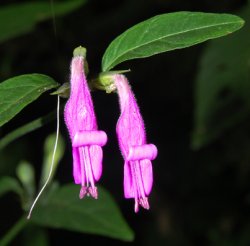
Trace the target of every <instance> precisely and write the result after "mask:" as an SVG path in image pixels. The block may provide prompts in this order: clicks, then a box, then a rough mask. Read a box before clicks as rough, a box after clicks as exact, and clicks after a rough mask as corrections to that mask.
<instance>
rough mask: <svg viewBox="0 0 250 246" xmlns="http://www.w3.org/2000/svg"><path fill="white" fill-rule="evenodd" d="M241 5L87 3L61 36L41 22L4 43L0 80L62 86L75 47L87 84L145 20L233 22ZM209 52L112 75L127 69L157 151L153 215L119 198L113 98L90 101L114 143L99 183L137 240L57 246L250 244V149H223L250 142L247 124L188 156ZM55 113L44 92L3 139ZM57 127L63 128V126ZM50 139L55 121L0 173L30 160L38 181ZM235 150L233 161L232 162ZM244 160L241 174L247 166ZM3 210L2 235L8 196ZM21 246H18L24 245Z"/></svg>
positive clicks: (12, 215) (66, 168)
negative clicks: (117, 43)
mask: <svg viewBox="0 0 250 246" xmlns="http://www.w3.org/2000/svg"><path fill="white" fill-rule="evenodd" d="M2 2H3V3H2V4H7V3H10V2H18V1H2ZM245 3H246V1H243V0H221V1H212V0H203V1H191V0H189V1H187V0H144V1H143V0H137V1H133V0H119V1H117V0H113V1H106V0H103V1H99V0H89V1H88V3H87V4H86V5H83V6H82V7H81V8H79V9H78V10H77V11H74V12H72V13H71V14H69V15H67V16H65V17H58V18H56V19H55V24H56V25H55V27H56V32H55V31H54V26H53V21H52V20H50V21H45V22H42V23H40V24H38V25H37V26H36V29H35V30H34V31H33V32H31V33H29V34H27V35H24V36H22V37H19V38H17V39H13V40H11V41H9V42H6V43H4V44H2V45H1V46H0V57H1V59H3V60H4V59H8V58H9V57H10V58H11V59H10V60H11V62H10V64H9V66H5V67H3V66H2V67H1V75H0V77H1V81H3V80H4V79H7V78H9V77H12V76H15V75H19V74H25V73H34V72H37V73H44V74H47V75H49V76H51V77H53V78H54V79H55V80H57V81H59V82H60V83H64V82H67V81H68V79H69V64H70V60H71V57H72V51H73V49H74V48H75V47H77V46H79V45H82V46H85V47H86V48H87V52H88V53H87V59H88V63H89V67H90V77H91V76H94V75H95V74H97V73H98V72H100V70H101V68H100V66H101V58H102V55H103V53H104V51H105V49H106V48H107V46H108V44H109V43H110V42H111V41H112V40H113V39H114V38H115V37H116V36H118V35H119V34H120V33H122V32H123V31H125V30H126V29H128V28H129V27H131V26H132V25H134V24H136V23H138V22H140V21H143V20H145V19H147V18H150V17H152V16H154V15H157V14H160V13H166V12H175V11H182V10H185V11H204V12H218V13H235V12H236V11H237V10H239V8H240V7H242V6H244V4H245ZM206 45H207V43H204V44H200V45H197V46H194V47H191V48H187V49H183V50H177V51H173V52H169V53H164V54H160V55H156V56H154V57H151V58H147V59H143V60H134V61H129V62H124V63H122V64H120V65H119V66H117V67H116V69H117V70H118V69H131V72H130V73H128V74H127V77H128V79H129V80H130V83H131V85H132V88H133V90H134V92H135V95H136V97H137V100H138V104H139V106H140V108H141V112H142V114H143V116H144V120H145V125H146V131H147V136H148V140H149V142H152V143H154V144H155V145H157V147H158V150H159V155H158V157H157V159H156V160H155V161H153V167H154V187H153V191H152V195H151V196H150V198H149V200H150V205H151V209H150V210H149V211H143V210H142V209H141V210H140V212H139V213H138V214H134V212H133V206H134V201H133V200H125V199H124V198H123V188H122V179H123V176H122V173H123V160H122V157H121V154H120V150H119V148H118V144H117V140H116V134H115V125H116V121H117V119H118V117H119V105H118V103H117V95H116V94H111V95H106V94H105V93H104V92H102V91H97V92H95V93H93V100H94V104H95V109H96V114H97V118H98V124H99V128H100V129H102V130H105V131H106V132H107V134H108V136H109V142H108V144H107V145H106V146H105V147H104V152H105V157H104V162H103V165H104V173H103V177H102V179H101V182H100V184H101V185H102V186H103V187H105V188H106V189H108V190H109V191H110V192H111V193H112V194H113V196H114V198H115V200H116V201H117V202H118V205H119V207H120V208H121V211H122V213H123V215H124V216H125V218H126V219H127V221H128V223H129V225H130V226H131V227H132V228H133V230H134V231H135V235H136V237H135V241H134V242H133V243H124V242H120V241H118V240H112V239H108V238H105V237H101V236H91V235H83V234H78V233H73V232H68V231H63V232H62V231H60V230H54V229H47V232H48V235H49V239H50V242H51V245H65V242H68V243H67V244H70V245H71V244H72V245H73V244H82V245H87V244H88V243H91V244H94V243H105V244H107V245H129V244H131V245H132V244H134V245H171V246H172V245H250V212H249V210H250V196H249V195H250V194H249V189H250V179H249V178H250V175H249V169H250V168H249V166H250V163H249V158H248V157H250V154H247V153H248V149H249V144H250V141H249V142H248V144H242V145H241V147H240V148H235V149H234V148H233V149H231V148H229V147H228V145H227V143H228V142H229V141H233V142H234V144H235V145H238V144H239V142H240V141H241V136H242V135H245V136H249V130H250V128H249V127H248V125H249V126H250V120H249V117H248V118H247V119H245V120H244V121H242V122H241V123H240V124H238V125H236V126H234V127H232V128H230V129H229V130H228V131H227V132H226V133H225V134H224V135H222V136H221V137H220V138H218V139H216V140H215V141H213V142H212V143H210V144H209V145H207V146H205V147H203V148H202V149H200V150H199V151H194V150H192V149H191V147H190V137H191V132H192V129H193V114H194V106H195V105H194V89H195V88H194V86H195V83H194V81H195V78H196V75H197V70H198V64H199V59H200V57H201V54H202V51H203V49H204V47H205V46H206ZM63 103H65V100H63ZM55 106H56V98H55V97H52V96H49V95H48V93H47V94H46V95H43V96H42V97H41V99H40V100H38V101H37V102H34V103H33V104H31V105H30V106H28V107H27V108H26V109H24V110H23V111H22V114H20V115H18V116H17V117H15V118H14V119H13V120H12V121H11V122H10V123H9V124H7V125H6V126H4V127H3V128H2V129H1V130H0V133H1V134H3V135H4V134H5V133H7V132H9V131H10V130H11V129H14V128H15V127H16V126H17V125H21V124H24V123H26V122H28V121H30V120H33V119H35V118H37V117H40V116H42V115H44V114H46V113H48V112H50V111H52V110H53V109H54V108H55ZM61 120H62V121H61V122H63V117H61ZM61 125H62V127H61V133H62V135H63V136H64V139H65V140H66V143H67V147H66V152H65V155H64V158H63V161H62V162H61V163H60V165H59V168H58V171H57V175H56V178H57V179H58V180H59V181H60V182H61V183H69V182H73V178H72V175H71V151H70V142H69V138H68V133H67V131H66V129H65V126H64V125H63V124H61ZM53 131H55V121H53V122H52V123H50V124H48V125H47V126H46V127H44V128H42V129H39V130H37V131H35V132H33V133H31V134H29V135H27V136H26V137H23V138H21V139H20V140H18V141H16V142H14V143H13V144H12V145H11V146H9V147H8V148H7V149H6V153H9V155H10V156H9V157H7V159H6V161H8V164H5V165H3V167H1V169H0V172H1V173H4V174H10V175H12V174H14V168H15V163H16V161H17V160H19V159H27V160H29V161H30V162H31V163H35V164H36V166H35V168H36V171H37V173H39V171H40V168H41V160H42V151H41V149H42V146H43V142H44V139H45V137H46V136H47V135H48V133H51V132H53ZM248 139H249V138H248ZM31 146H32V147H31ZM229 151H232V152H233V155H234V156H236V158H233V159H230V158H228V157H227V156H228V152H229ZM12 153H15V155H14V156H13V155H11V154H12ZM241 153H244V154H245V155H244V156H242V154H241ZM6 155H7V154H6ZM243 159H244V160H245V161H246V164H245V165H241V164H242V162H243ZM241 175H243V176H244V177H243V178H244V179H243V178H242V176H241ZM242 180H243V181H242ZM0 207H1V209H2V210H4V211H6V213H5V214H6V215H5V218H4V226H3V230H6V229H7V228H8V227H9V226H11V225H12V224H13V223H14V221H16V219H17V217H19V215H20V213H21V211H19V210H18V209H17V201H16V200H15V198H14V196H13V195H11V194H10V195H8V196H6V197H5V199H4V200H3V202H2V203H1V204H0ZM1 223H2V222H1ZM21 237H22V235H20V236H19V238H17V240H15V242H14V244H13V245H19V239H20V238H21Z"/></svg>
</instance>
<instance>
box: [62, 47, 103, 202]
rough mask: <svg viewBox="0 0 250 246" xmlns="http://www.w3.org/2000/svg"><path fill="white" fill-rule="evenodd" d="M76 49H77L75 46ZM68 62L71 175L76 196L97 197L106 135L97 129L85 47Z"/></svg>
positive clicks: (66, 121) (67, 116)
mask: <svg viewBox="0 0 250 246" xmlns="http://www.w3.org/2000/svg"><path fill="white" fill-rule="evenodd" d="M77 49H78V50H77ZM77 49H76V50H75V51H80V52H75V51H74V57H73V59H72V62H71V77H70V84H71V89H70V91H71V92H70V98H69V100H68V102H67V104H66V106H65V110H64V117H65V123H66V125H67V128H68V130H69V134H70V138H71V141H72V153H73V176H74V180H75V183H76V184H81V190H80V194H79V197H80V198H83V197H84V196H85V195H86V194H87V195H91V196H92V197H93V198H95V199H97V197H98V193H97V188H96V186H95V182H96V181H98V180H99V179H100V177H101V174H102V148H101V147H102V146H103V145H105V144H106V142H107V135H106V133H105V132H103V131H98V128H97V122H96V117H95V112H94V108H93V102H92V99H91V95H90V91H89V88H88V84H87V80H86V77H85V73H84V62H85V58H84V55H82V52H83V51H84V52H85V49H84V48H81V47H80V48H77Z"/></svg>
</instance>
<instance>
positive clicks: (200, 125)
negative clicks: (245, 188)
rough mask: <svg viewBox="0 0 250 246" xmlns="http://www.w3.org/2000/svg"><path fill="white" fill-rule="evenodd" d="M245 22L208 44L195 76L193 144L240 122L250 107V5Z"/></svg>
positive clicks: (211, 137) (207, 140)
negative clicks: (237, 29) (238, 28)
mask: <svg viewBox="0 0 250 246" xmlns="http://www.w3.org/2000/svg"><path fill="white" fill-rule="evenodd" d="M241 16H242V17H243V18H244V19H245V20H246V25H245V26H244V28H242V30H240V31H239V32H237V33H235V34H233V35H231V36H230V37H227V38H224V39H220V40H214V41H212V42H210V44H209V45H208V46H207V47H206V49H205V51H204V54H203V56H202V59H201V62H200V63H201V64H200V71H199V73H198V76H197V79H196V89H195V99H194V101H195V113H194V130H193V135H192V142H191V145H192V148H193V149H199V148H201V147H203V146H204V145H206V144H208V143H210V142H211V141H213V140H215V139H217V138H218V137H219V136H220V135H221V134H223V133H224V132H225V131H226V130H228V129H230V128H231V127H232V126H234V125H235V124H237V123H239V122H240V121H242V120H243V119H245V118H246V117H247V116H248V115H249V111H250V97H249V91H250V69H249V58H250V45H249V40H250V32H249V29H250V5H249V6H248V8H247V9H245V10H244V12H243V13H242V14H241Z"/></svg>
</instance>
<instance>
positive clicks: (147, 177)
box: [140, 159, 153, 196]
mask: <svg viewBox="0 0 250 246" xmlns="http://www.w3.org/2000/svg"><path fill="white" fill-rule="evenodd" d="M140 167H141V175H142V177H143V179H142V180H143V186H144V191H145V194H146V195H147V196H148V195H149V194H150V192H151V190H152V185H153V170H152V163H151V161H150V160H147V159H145V160H141V161H140Z"/></svg>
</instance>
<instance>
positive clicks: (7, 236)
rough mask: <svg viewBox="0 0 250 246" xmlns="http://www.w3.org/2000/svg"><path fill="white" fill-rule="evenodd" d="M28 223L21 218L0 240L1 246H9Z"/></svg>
mask: <svg viewBox="0 0 250 246" xmlns="http://www.w3.org/2000/svg"><path fill="white" fill-rule="evenodd" d="M27 223H28V221H27V219H26V218H25V217H21V218H20V219H19V220H18V221H17V222H16V224H15V225H14V226H13V227H12V228H11V229H10V230H9V231H8V232H7V233H6V234H5V236H4V237H3V238H2V239H1V240H0V245H1V246H6V245H9V243H10V242H11V241H12V240H13V239H14V238H15V237H16V235H17V234H18V233H19V232H20V231H21V230H22V229H23V228H24V227H25V225H26V224H27Z"/></svg>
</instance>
